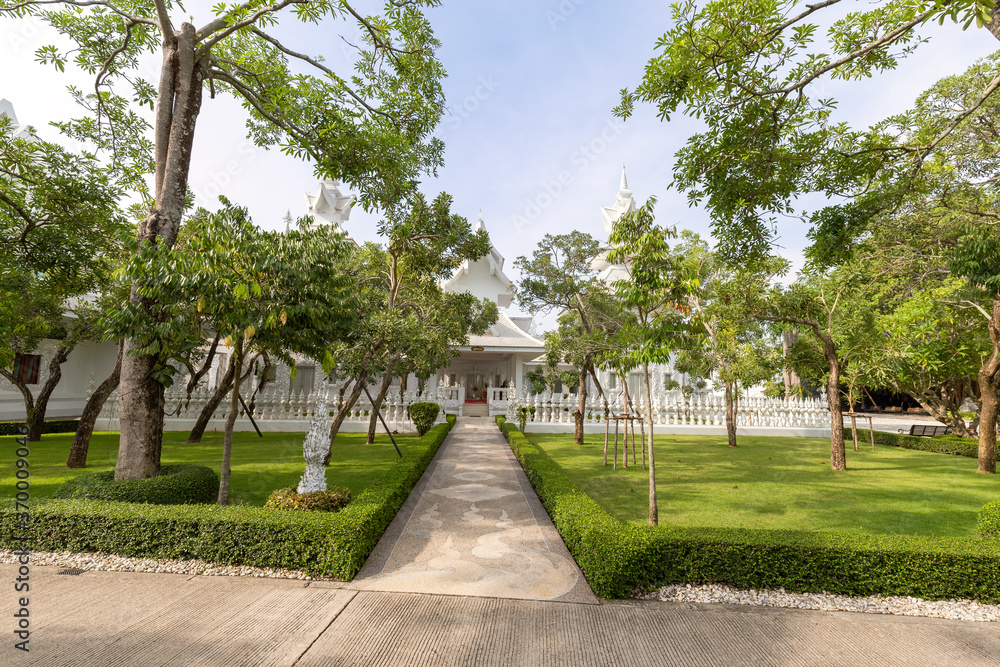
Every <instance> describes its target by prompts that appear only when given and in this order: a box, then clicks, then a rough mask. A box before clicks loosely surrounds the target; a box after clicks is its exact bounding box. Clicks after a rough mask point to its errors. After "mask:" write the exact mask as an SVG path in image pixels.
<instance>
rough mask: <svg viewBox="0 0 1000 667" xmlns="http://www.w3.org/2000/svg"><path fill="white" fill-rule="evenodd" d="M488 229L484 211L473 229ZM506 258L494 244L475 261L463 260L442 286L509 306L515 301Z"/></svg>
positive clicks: (450, 290) (502, 306)
mask: <svg viewBox="0 0 1000 667" xmlns="http://www.w3.org/2000/svg"><path fill="white" fill-rule="evenodd" d="M485 229H486V223H484V222H483V217H482V213H480V216H479V220H477V221H476V224H475V226H474V227H473V231H476V232H478V231H480V230H485ZM503 265H504V258H503V255H501V254H500V251H499V250H497V249H496V247H495V246H493V245H492V244H491V245H490V251H489V252H488V253H486V255H485V256H483V257H480V258H479V259H477V260H476V261H475V262H470V261H468V260H466V261H464V262H462V266H460V267H459V268H458V270H457V271H456V272H455V275H453V276H452V277H451V278H449V279H448V280H446V281H445V282H444V284H443V285H442V286H441V287H442V289H444V291H446V292H469V293H471V294H472V295H473V296H476V297H479V298H480V299H489V300H490V301H494V302H496V304H497V305H498V306H499V307H501V308H507V307H509V306H510V304H511V303H512V302H513V299H514V296H513V294H512V293H511V290H510V286H511V281H510V278H508V277H507V276H506V275H505V274H504V272H503Z"/></svg>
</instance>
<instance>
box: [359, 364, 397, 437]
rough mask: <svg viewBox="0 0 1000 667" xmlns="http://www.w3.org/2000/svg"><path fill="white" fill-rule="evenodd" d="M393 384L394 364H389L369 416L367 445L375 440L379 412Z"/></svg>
mask: <svg viewBox="0 0 1000 667" xmlns="http://www.w3.org/2000/svg"><path fill="white" fill-rule="evenodd" d="M390 384H392V364H389V370H387V371H386V372H385V377H383V378H382V386H380V387H379V388H378V394H376V395H375V404H374V405H372V413H371V415H369V417H368V437H367V438H366V439H365V444H366V445H371V444H373V443H374V442H375V430H376V429H377V428H378V413H379V410H381V409H382V403H383V402H384V401H385V395H386V394H388V393H389V385H390Z"/></svg>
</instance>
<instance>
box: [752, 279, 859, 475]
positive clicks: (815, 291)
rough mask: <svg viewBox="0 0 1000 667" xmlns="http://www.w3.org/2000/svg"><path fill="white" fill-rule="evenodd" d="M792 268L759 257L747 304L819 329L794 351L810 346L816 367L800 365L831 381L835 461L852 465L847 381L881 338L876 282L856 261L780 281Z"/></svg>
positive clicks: (764, 315) (772, 318)
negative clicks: (849, 370)
mask: <svg viewBox="0 0 1000 667" xmlns="http://www.w3.org/2000/svg"><path fill="white" fill-rule="evenodd" d="M748 268H749V265H748ZM786 270H787V263H786V262H785V261H784V260H778V259H771V260H767V261H762V262H758V263H755V264H754V265H753V268H752V270H750V271H749V272H748V273H747V274H745V275H746V276H747V281H746V283H745V289H746V302H747V308H748V309H749V311H750V312H751V313H752V314H753V316H754V317H756V318H757V319H759V320H762V321H765V322H774V323H779V324H790V325H794V326H797V327H799V328H800V329H802V330H805V331H808V332H810V333H812V334H813V335H812V336H811V337H808V338H801V339H800V340H799V343H798V346H797V347H798V349H797V350H793V354H795V355H797V356H798V358H799V359H800V360H801V358H802V356H803V354H802V352H803V348H804V349H805V350H806V351H808V353H809V354H808V356H809V357H811V358H812V359H814V360H815V372H813V373H810V372H809V368H808V367H804V366H803V365H802V364H801V363H799V364H796V370H797V371H799V372H800V374H802V375H803V376H804V377H810V376H811V377H812V378H814V379H815V380H816V381H817V382H818V384H821V385H823V384H825V386H826V392H827V401H828V405H829V408H830V466H831V468H832V469H833V470H846V469H847V455H846V451H845V448H844V418H843V410H842V408H841V381H842V376H843V373H844V369H845V367H847V366H849V365H850V364H852V363H854V362H856V361H857V360H858V359H861V358H864V357H865V356H866V355H867V354H868V353H869V350H870V349H871V347H872V346H873V345H875V344H878V342H879V340H878V336H877V331H876V330H875V328H874V309H873V308H872V302H871V299H870V292H869V289H870V287H871V282H868V283H866V282H863V281H862V280H860V279H859V277H858V274H857V272H856V271H852V270H851V267H846V268H842V269H840V270H836V271H830V270H821V269H816V268H815V267H807V270H806V271H804V272H803V273H802V275H800V276H799V278H798V280H796V281H795V282H793V283H792V284H790V285H788V286H786V287H782V286H781V285H777V284H774V279H775V278H776V277H778V276H780V275H783V274H784V272H785V271H786ZM872 280H874V279H872Z"/></svg>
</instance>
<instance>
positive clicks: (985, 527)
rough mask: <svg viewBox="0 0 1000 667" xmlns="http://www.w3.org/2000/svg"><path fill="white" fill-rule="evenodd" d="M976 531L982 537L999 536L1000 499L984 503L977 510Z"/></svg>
mask: <svg viewBox="0 0 1000 667" xmlns="http://www.w3.org/2000/svg"><path fill="white" fill-rule="evenodd" d="M976 531H977V532H978V533H979V534H980V535H982V536H983V537H1000V500H994V501H992V502H989V503H986V504H985V505H983V507H982V509H981V510H979V522H978V523H977V524H976Z"/></svg>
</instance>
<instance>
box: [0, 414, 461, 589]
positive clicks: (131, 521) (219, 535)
mask: <svg viewBox="0 0 1000 667" xmlns="http://www.w3.org/2000/svg"><path fill="white" fill-rule="evenodd" d="M450 429H451V425H450V424H440V425H438V426H436V427H434V428H433V429H431V430H430V431H429V432H428V433H427V435H425V436H424V437H423V438H422V439H421V440H420V441H419V442H417V443H415V444H413V445H411V446H410V447H408V448H407V450H406V458H404V459H402V460H400V461H399V462H397V463H396V464H395V465H394V466H393V467H392V468H391V469H389V471H388V472H386V474H384V475H383V476H382V477H380V478H379V479H378V480H377V481H376V482H374V483H373V484H372V485H371V486H369V487H368V488H367V489H365V490H364V491H362V492H361V493H360V494H358V496H357V497H356V498H355V499H354V500H353V501H352V502H351V503H350V504H348V505H347V506H346V507H345V508H344V509H342V510H341V511H339V512H291V511H285V510H275V509H268V508H261V507H242V506H235V507H233V506H220V505H182V506H173V507H162V506H158V505H138V504H132V503H116V502H106V501H94V500H77V499H70V500H50V501H48V502H44V501H42V502H39V503H37V504H35V505H34V506H33V507H32V517H31V518H32V523H31V532H30V540H28V541H27V542H26V541H25V540H24V539H23V537H22V536H23V535H24V529H23V528H22V526H21V524H20V523H19V521H20V517H19V516H18V514H17V512H16V511H15V510H14V508H13V506H12V505H8V506H6V507H0V548H5V549H11V548H13V549H20V548H24V547H27V548H30V549H36V550H44V551H67V550H69V551H98V552H103V553H111V554H118V555H121V556H132V557H144V558H179V559H186V558H199V559H201V560H204V561H207V562H210V563H219V564H222V565H249V566H253V567H275V568H286V569H291V570H303V571H305V572H306V573H308V574H315V575H323V576H330V577H336V578H338V579H341V580H344V581H349V580H351V579H352V578H353V577H354V575H355V574H357V572H358V570H360V569H361V566H362V565H364V562H365V560H366V559H367V558H368V555H369V554H370V553H371V552H372V549H374V548H375V544H376V543H377V542H378V540H379V538H381V537H382V533H384V532H385V529H386V527H388V525H389V523H390V522H391V521H392V519H393V517H395V516H396V512H397V511H398V510H399V508H400V507H401V506H402V505H403V503H404V502H406V498H407V496H409V495H410V491H411V490H412V489H413V486H414V484H416V483H417V480H418V479H420V476H421V475H422V474H423V472H424V470H425V469H426V468H427V465H428V464H429V463H430V461H431V459H432V458H434V454H435V453H436V452H437V450H438V448H439V447H440V446H441V443H442V442H443V441H444V438H445V436H446V435H447V434H448V431H449V430H450Z"/></svg>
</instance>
